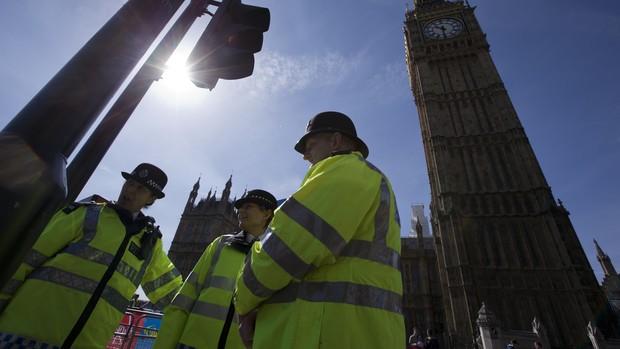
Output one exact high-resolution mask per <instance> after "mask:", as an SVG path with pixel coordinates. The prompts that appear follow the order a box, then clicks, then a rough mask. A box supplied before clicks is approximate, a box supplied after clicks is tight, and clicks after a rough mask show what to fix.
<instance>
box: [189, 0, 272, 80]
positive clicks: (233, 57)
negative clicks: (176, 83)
mask: <svg viewBox="0 0 620 349" xmlns="http://www.w3.org/2000/svg"><path fill="white" fill-rule="evenodd" d="M213 3H214V2H211V4H213ZM269 22H270V14H269V9H268V8H264V7H258V6H251V5H245V4H242V3H241V0H224V1H222V3H221V4H220V5H219V7H218V9H217V11H216V12H215V14H214V15H213V18H212V19H211V21H210V22H209V24H208V25H207V28H206V29H205V31H204V32H203V33H202V35H201V36H200V39H198V42H197V43H196V46H195V47H194V49H193V50H192V52H191V53H190V55H189V57H188V58H187V62H186V66H187V70H188V74H189V77H190V79H191V80H192V82H193V83H194V84H195V85H196V86H198V87H201V88H208V89H209V90H212V89H213V88H214V87H215V85H216V84H217V81H218V80H219V79H225V80H236V79H242V78H245V77H248V76H250V75H252V72H253V71H254V53H256V52H259V51H260V50H261V49H262V47H263V33H264V32H266V31H267V30H269Z"/></svg>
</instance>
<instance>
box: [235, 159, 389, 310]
mask: <svg viewBox="0 0 620 349" xmlns="http://www.w3.org/2000/svg"><path fill="white" fill-rule="evenodd" d="M345 157H346V158H345ZM380 181H381V174H380V173H377V172H374V171H372V170H370V169H369V168H368V166H367V165H366V163H365V162H364V161H361V160H359V159H358V158H357V156H356V155H355V154H352V155H346V156H336V157H332V158H328V159H326V160H324V161H322V162H319V163H318V164H316V165H315V166H313V167H311V169H310V170H309V172H308V174H307V175H306V178H305V179H304V182H303V183H302V186H301V187H300V188H299V190H298V191H297V192H295V193H294V194H293V195H292V196H291V197H290V198H289V199H288V200H287V201H286V202H284V204H282V206H281V207H280V208H279V209H278V210H277V211H276V213H275V216H274V219H273V220H272V222H271V224H270V229H271V234H270V235H269V236H268V237H267V238H265V239H264V240H263V242H262V243H261V244H254V246H253V248H252V251H251V254H250V257H249V258H248V259H246V263H245V265H244V267H243V269H242V270H241V272H240V274H239V277H238V279H237V289H236V297H235V305H236V307H237V312H238V313H239V314H242V315H243V314H247V313H248V312H250V311H251V310H253V309H254V308H256V307H258V306H259V305H260V303H261V302H262V301H264V300H266V299H268V298H269V297H271V296H272V295H273V294H274V293H275V292H276V291H278V290H280V289H282V288H284V287H286V286H287V285H288V284H289V283H290V282H291V281H299V280H301V279H302V278H304V276H305V275H306V274H307V273H308V272H310V271H312V270H314V269H316V268H318V267H320V266H322V265H325V264H330V263H334V262H335V260H336V258H337V257H338V256H339V254H340V252H341V251H342V249H344V247H345V246H346V244H347V243H348V242H349V241H350V240H351V238H352V237H353V235H354V234H355V233H356V232H357V230H358V227H359V226H360V225H362V223H363V221H364V220H366V219H369V217H370V216H373V215H374V212H372V211H373V210H375V211H376V209H377V208H376V203H377V202H378V196H379V195H381V194H380V193H379V183H380ZM373 206H374V207H373Z"/></svg>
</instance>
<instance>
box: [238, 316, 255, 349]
mask: <svg viewBox="0 0 620 349" xmlns="http://www.w3.org/2000/svg"><path fill="white" fill-rule="evenodd" d="M257 315H258V310H253V311H252V312H250V313H248V314H245V315H239V334H240V335H241V341H242V342H243V345H245V347H246V348H248V349H251V348H252V344H253V342H254V328H255V327H256V316H257Z"/></svg>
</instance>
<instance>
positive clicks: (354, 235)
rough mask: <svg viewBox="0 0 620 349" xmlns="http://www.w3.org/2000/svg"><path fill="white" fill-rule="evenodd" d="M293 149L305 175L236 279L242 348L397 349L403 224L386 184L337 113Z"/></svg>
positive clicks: (320, 118)
mask: <svg viewBox="0 0 620 349" xmlns="http://www.w3.org/2000/svg"><path fill="white" fill-rule="evenodd" d="M295 150H296V151H298V152H299V153H301V154H303V157H304V159H305V160H307V161H309V162H310V164H311V166H310V169H309V170H308V172H307V174H306V176H305V178H304V180H303V182H302V184H301V187H300V188H299V189H298V190H297V191H296V192H295V193H294V194H293V195H292V196H291V197H290V198H288V199H287V200H286V201H285V202H284V203H283V204H282V205H281V206H280V207H279V208H278V209H277V210H276V212H275V216H274V218H273V220H272V221H271V223H270V226H269V229H270V232H268V233H267V234H268V236H267V237H266V238H264V239H261V243H260V244H255V245H254V246H253V248H252V250H251V253H250V255H249V258H248V259H246V262H245V263H244V267H243V270H242V273H241V274H240V275H239V277H238V279H237V287H236V297H235V305H236V307H237V312H238V313H239V315H240V320H239V321H240V331H241V337H242V339H243V340H244V343H245V344H246V346H247V347H251V346H252V345H253V348H255V349H261V348H270V349H271V348H296V349H300V348H301V349H303V348H319V347H321V348H388V349H391V348H399V349H400V348H403V347H404V346H405V340H406V337H405V325H404V319H403V315H402V311H401V298H402V279H401V274H400V271H399V270H398V258H399V254H400V223H399V219H398V213H397V209H396V202H395V198H394V193H393V192H392V188H391V186H390V183H389V181H388V179H387V177H386V176H385V175H384V174H383V173H381V171H379V169H377V168H376V167H375V166H374V165H372V164H371V163H370V162H368V161H366V157H368V147H367V146H366V144H365V143H364V142H363V141H362V140H361V139H360V138H359V137H358V136H357V132H356V130H355V126H354V124H353V122H352V121H351V119H350V118H349V117H348V116H346V115H344V114H342V113H338V112H324V113H320V114H318V115H316V116H315V117H313V118H312V119H311V120H310V122H309V124H308V126H307V129H306V133H305V134H304V135H303V137H301V139H299V141H298V142H297V144H296V145H295ZM254 324H255V327H254Z"/></svg>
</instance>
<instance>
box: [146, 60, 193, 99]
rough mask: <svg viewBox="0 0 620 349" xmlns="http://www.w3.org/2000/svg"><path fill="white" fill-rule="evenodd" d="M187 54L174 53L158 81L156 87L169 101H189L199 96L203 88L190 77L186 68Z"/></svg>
mask: <svg viewBox="0 0 620 349" xmlns="http://www.w3.org/2000/svg"><path fill="white" fill-rule="evenodd" d="M186 58H187V54H174V55H172V57H170V59H169V60H168V62H167V63H166V70H165V71H164V74H163V75H162V77H161V79H160V80H158V81H157V83H156V85H155V89H154V90H156V91H157V93H158V94H159V95H161V96H162V97H164V98H163V99H162V100H163V101H166V102H168V103H179V102H182V103H188V102H191V101H192V100H194V99H196V97H197V96H199V94H200V92H202V89H200V88H198V87H196V85H194V83H193V82H192V81H191V80H190V79H189V75H188V74H187V70H186V69H185V60H186Z"/></svg>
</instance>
